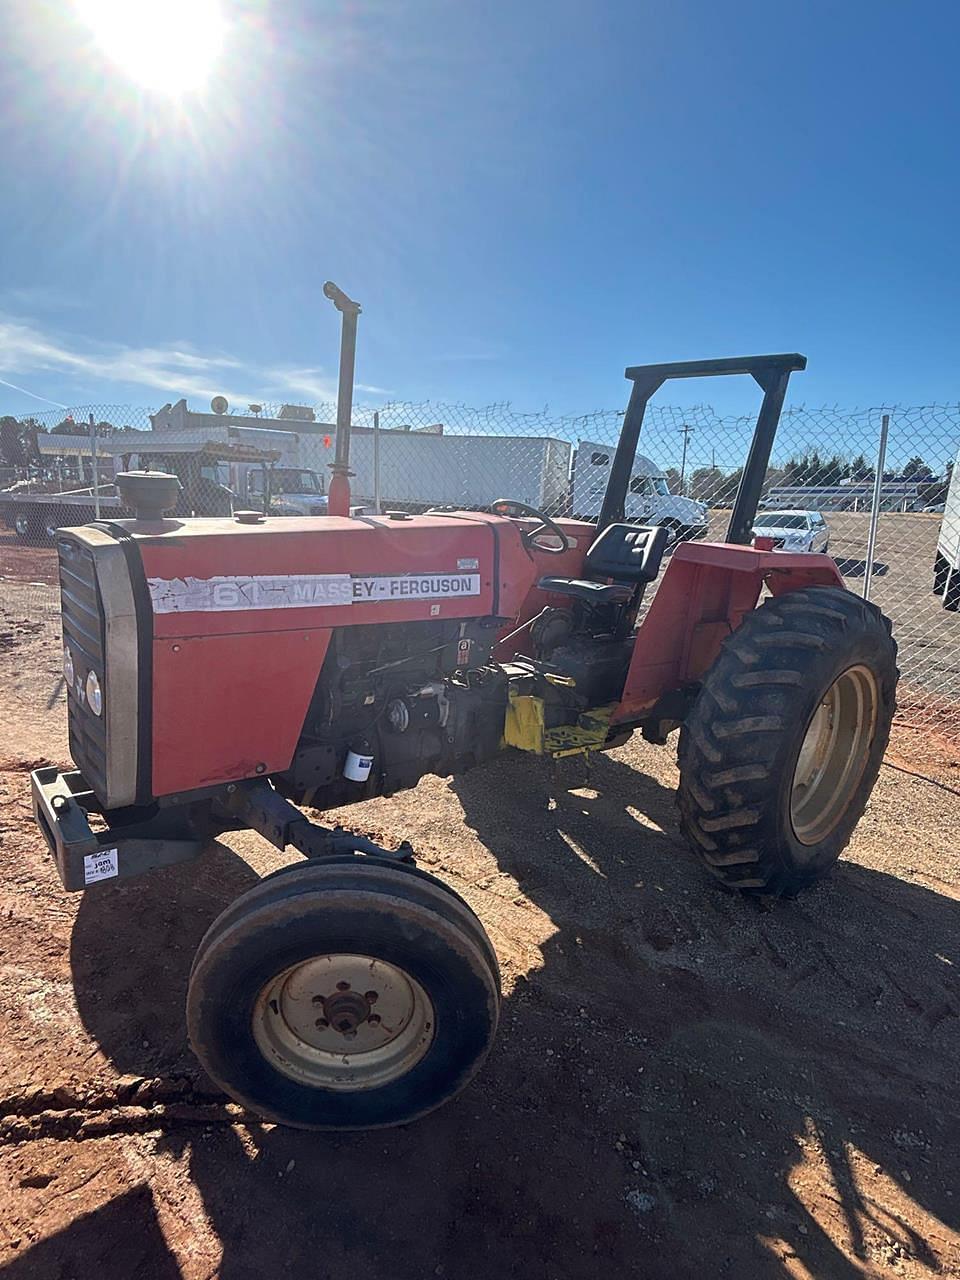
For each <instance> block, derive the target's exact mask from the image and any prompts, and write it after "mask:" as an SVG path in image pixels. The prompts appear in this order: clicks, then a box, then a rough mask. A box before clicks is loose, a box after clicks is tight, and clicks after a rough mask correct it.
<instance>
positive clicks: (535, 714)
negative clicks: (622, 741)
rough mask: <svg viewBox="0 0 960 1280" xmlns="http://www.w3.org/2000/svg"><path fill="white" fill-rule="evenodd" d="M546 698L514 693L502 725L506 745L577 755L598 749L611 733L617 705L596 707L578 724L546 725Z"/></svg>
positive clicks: (529, 749) (581, 718)
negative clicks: (544, 712)
mask: <svg viewBox="0 0 960 1280" xmlns="http://www.w3.org/2000/svg"><path fill="white" fill-rule="evenodd" d="M543 705H544V704H543V699H542V698H537V697H534V696H533V695H532V694H526V693H511V694H510V700H509V702H508V703H507V714H506V717H505V719H504V724H503V745H504V746H505V747H516V748H517V749H518V750H519V751H532V752H533V753H534V755H538V756H542V755H549V756H574V755H580V754H582V753H583V752H585V751H599V750H600V748H601V747H602V746H603V744H604V743H605V742H606V740H607V735H608V734H609V732H610V719H611V717H612V715H613V713H614V711H615V710H616V706H617V704H616V703H615V702H611V703H610V704H609V705H608V706H605V707H595V708H593V710H591V711H585V712H583V714H582V715H580V716H579V717H578V718H577V723H576V724H559V725H554V726H553V727H552V728H550V729H548V728H546V726H545V725H544V715H543Z"/></svg>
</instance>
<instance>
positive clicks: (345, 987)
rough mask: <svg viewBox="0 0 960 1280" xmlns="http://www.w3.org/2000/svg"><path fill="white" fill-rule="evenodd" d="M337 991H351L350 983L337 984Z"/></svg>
mask: <svg viewBox="0 0 960 1280" xmlns="http://www.w3.org/2000/svg"><path fill="white" fill-rule="evenodd" d="M337 990H338V991H349V990H350V983H349V982H338V983H337Z"/></svg>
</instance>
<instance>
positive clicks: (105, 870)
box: [83, 849, 120, 884]
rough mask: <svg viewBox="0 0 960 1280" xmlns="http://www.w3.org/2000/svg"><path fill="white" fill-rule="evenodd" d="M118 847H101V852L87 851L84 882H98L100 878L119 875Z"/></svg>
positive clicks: (84, 861) (104, 878) (84, 860)
mask: <svg viewBox="0 0 960 1280" xmlns="http://www.w3.org/2000/svg"><path fill="white" fill-rule="evenodd" d="M119 874H120V872H119V868H118V866H117V851H116V849H101V850H100V852H99V853H87V854H85V855H84V858H83V883H84V884H96V882H97V881H98V880H110V879H111V878H112V877H113V876H116V875H119Z"/></svg>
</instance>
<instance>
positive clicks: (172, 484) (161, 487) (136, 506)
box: [114, 471, 183, 520]
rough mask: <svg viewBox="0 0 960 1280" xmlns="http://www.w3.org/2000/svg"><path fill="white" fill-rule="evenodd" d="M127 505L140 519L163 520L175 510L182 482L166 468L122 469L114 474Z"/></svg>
mask: <svg viewBox="0 0 960 1280" xmlns="http://www.w3.org/2000/svg"><path fill="white" fill-rule="evenodd" d="M114 478H115V480H116V485H117V492H118V493H119V494H120V497H121V499H122V500H123V504H124V506H127V507H130V508H131V509H132V510H133V513H134V515H135V516H136V518H137V519H138V520H162V519H163V516H164V513H165V512H167V511H172V510H173V509H174V507H175V506H176V505H177V498H178V497H179V496H180V493H181V492H182V490H183V485H182V484H181V483H180V481H179V480H178V479H177V477H176V476H171V475H167V473H166V472H164V471H120V472H118V474H117V475H116V476H115V477H114Z"/></svg>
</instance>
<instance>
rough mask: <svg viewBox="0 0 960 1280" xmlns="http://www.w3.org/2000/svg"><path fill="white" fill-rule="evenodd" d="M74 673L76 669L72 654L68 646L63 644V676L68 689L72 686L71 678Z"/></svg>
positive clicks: (72, 678)
mask: <svg viewBox="0 0 960 1280" xmlns="http://www.w3.org/2000/svg"><path fill="white" fill-rule="evenodd" d="M76 674H77V673H76V669H75V668H74V665H73V654H72V653H71V652H70V646H69V645H68V644H65V645H64V646H63V678H64V680H66V682H67V688H68V689H72V688H73V680H74V677H75V676H76Z"/></svg>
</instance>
